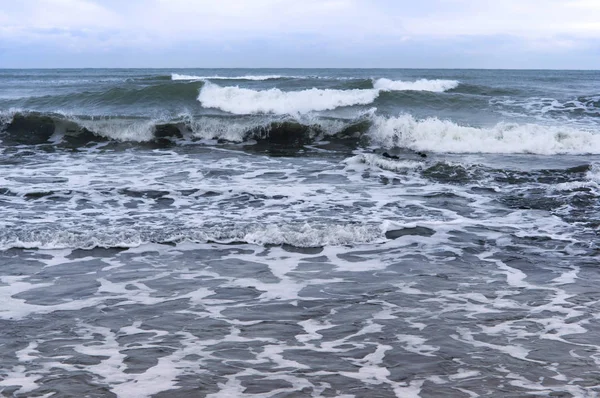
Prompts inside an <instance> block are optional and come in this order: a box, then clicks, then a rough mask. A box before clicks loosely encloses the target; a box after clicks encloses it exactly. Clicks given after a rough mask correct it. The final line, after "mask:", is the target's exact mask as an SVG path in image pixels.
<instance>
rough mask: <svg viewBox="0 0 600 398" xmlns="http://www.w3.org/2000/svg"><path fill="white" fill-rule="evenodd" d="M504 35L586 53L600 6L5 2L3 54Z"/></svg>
mask: <svg viewBox="0 0 600 398" xmlns="http://www.w3.org/2000/svg"><path fill="white" fill-rule="evenodd" d="M503 37H504V38H509V39H507V40H509V41H510V43H508V44H507V46H505V48H509V47H510V48H516V47H515V46H520V48H521V50H524V51H537V52H540V53H546V52H547V53H556V52H560V51H563V52H564V51H571V50H573V49H579V50H581V51H584V50H585V49H586V48H589V47H590V46H592V45H594V43H597V41H598V40H599V38H600V0H502V1H483V0H482V1H479V0H420V1H419V0H417V1H414V0H410V1H408V0H303V1H298V0H20V1H14V0H0V49H1V48H8V47H11V46H12V47H14V48H19V47H20V48H23V47H24V46H28V47H27V48H30V49H31V51H32V52H33V51H34V50H35V48H38V49H39V48H49V47H51V48H52V49H54V50H55V51H58V52H60V51H63V50H64V51H71V52H87V53H90V52H94V51H95V52H110V51H112V52H119V51H120V52H123V53H126V52H132V51H145V52H147V53H156V54H159V53H160V52H165V51H169V50H171V49H173V48H177V47H179V48H184V47H185V46H191V47H192V48H194V49H198V51H201V48H204V47H211V48H216V47H220V48H229V49H230V52H232V53H233V52H236V51H238V52H239V51H243V49H244V46H247V47H248V48H249V47H253V48H254V49H256V47H257V46H260V43H267V45H270V46H271V47H273V48H290V49H292V50H293V48H295V47H303V48H309V49H310V48H321V49H323V48H326V49H329V51H337V52H345V53H352V52H353V53H354V54H357V56H360V54H361V52H369V51H371V50H372V49H373V48H379V49H380V51H382V54H383V52H386V51H387V52H388V53H393V52H394V51H398V52H399V51H401V48H402V49H404V48H406V46H409V45H410V43H411V42H412V43H415V44H414V45H418V46H420V49H419V50H418V51H419V52H421V53H422V52H423V51H422V50H424V51H426V49H427V48H432V49H433V48H439V43H440V42H441V41H443V42H444V43H449V44H451V43H453V42H456V43H459V44H457V45H458V46H459V47H460V43H464V41H465V40H476V41H477V42H478V43H480V45H481V43H482V42H484V41H485V40H489V41H490V42H495V43H498V40H499V39H500V40H502V38H503ZM515 43H516V44H515ZM590 43H592V44H590ZM482 48H483V47H482ZM292 50H290V51H292ZM457 51H458V52H460V51H462V52H463V53H466V52H468V53H469V54H476V53H477V51H479V49H478V48H471V49H465V48H462V49H460V48H457ZM449 52H451V49H450V50H449ZM484 52H485V51H484ZM409 56H410V54H405V58H406V57H409ZM386 57H387V55H386ZM0 61H1V60H0ZM0 63H1V62H0Z"/></svg>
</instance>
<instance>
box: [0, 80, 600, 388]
mask: <svg viewBox="0 0 600 398" xmlns="http://www.w3.org/2000/svg"><path fill="white" fill-rule="evenodd" d="M0 140H2V142H1V143H0V151H1V152H0V300H1V301H0V302H1V303H2V306H1V307H0V347H1V348H2V350H1V351H0V393H1V394H2V395H3V396H11V397H12V396H15V397H31V396H38V397H42V396H43V397H73V396H76V397H84V396H87V397H105V396H107V397H109V396H119V397H149V396H156V397H203V396H208V397H244V396H252V397H311V396H312V397H321V396H323V397H440V396H442V397H477V396H490V397H498V396H507V397H527V396H561V397H597V396H599V395H600V343H599V342H600V317H599V316H598V313H599V311H600V290H598V282H600V269H599V265H600V245H599V242H600V241H599V239H600V237H599V234H598V231H599V228H600V73H599V72H592V71H590V72H584V71H580V72H575V71H572V72H569V71H479V70H291V69H284V70H141V69H138V70H42V71H36V70H2V71H0Z"/></svg>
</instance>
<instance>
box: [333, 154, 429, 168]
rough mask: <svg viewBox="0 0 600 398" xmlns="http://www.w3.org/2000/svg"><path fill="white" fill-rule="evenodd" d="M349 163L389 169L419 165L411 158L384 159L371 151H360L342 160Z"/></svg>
mask: <svg viewBox="0 0 600 398" xmlns="http://www.w3.org/2000/svg"><path fill="white" fill-rule="evenodd" d="M344 162H345V163H347V164H349V165H356V164H364V165H367V166H371V167H377V168H380V169H384V170H389V171H401V170H407V169H414V168H416V167H419V166H420V165H421V163H419V162H415V161H412V160H394V159H386V158H384V157H381V156H379V155H375V154H372V153H361V154H359V155H356V156H353V157H351V158H348V159H346V160H345V161H344Z"/></svg>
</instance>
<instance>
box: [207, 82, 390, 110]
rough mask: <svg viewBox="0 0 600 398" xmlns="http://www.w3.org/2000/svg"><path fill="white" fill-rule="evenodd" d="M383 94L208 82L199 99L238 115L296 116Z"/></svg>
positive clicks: (357, 103)
mask: <svg viewBox="0 0 600 398" xmlns="http://www.w3.org/2000/svg"><path fill="white" fill-rule="evenodd" d="M378 96H379V90H376V89H367V90H361V89H354V90H333V89H325V90H319V89H316V88H312V89H309V90H302V91H282V90H280V89H278V88H273V89H270V90H262V91H257V90H251V89H248V88H240V87H221V86H218V85H216V84H213V83H206V84H205V85H204V86H203V87H202V89H201V90H200V94H199V95H198V101H200V103H201V104H202V106H204V107H206V108H216V109H220V110H223V111H226V112H229V113H233V114H236V115H247V114H256V113H273V114H277V115H295V114H300V113H308V112H312V111H325V110H332V109H336V108H339V107H345V106H352V105H367V104H371V103H372V102H373V101H375V99H376V98H377V97H378Z"/></svg>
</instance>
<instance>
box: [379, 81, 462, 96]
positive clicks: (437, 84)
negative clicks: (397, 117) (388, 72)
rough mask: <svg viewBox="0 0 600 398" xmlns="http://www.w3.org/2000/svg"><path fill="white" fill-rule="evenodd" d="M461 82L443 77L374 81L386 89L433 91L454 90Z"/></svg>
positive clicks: (382, 88) (381, 88)
mask: <svg viewBox="0 0 600 398" xmlns="http://www.w3.org/2000/svg"><path fill="white" fill-rule="evenodd" d="M458 85H459V82H458V81H456V80H441V79H434V80H428V79H419V80H417V81H414V82H407V81H403V80H390V79H377V80H375V82H373V86H374V87H375V88H376V89H379V90H384V91H431V92H434V93H442V92H444V91H447V90H452V89H453V88H456V87H458Z"/></svg>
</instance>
